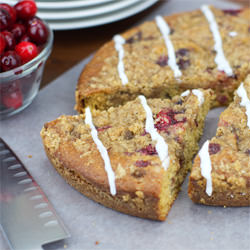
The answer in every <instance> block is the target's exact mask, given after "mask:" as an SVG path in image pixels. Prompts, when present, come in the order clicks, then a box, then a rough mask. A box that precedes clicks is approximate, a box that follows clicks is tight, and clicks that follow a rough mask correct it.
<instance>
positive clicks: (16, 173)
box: [0, 138, 70, 250]
mask: <svg viewBox="0 0 250 250" xmlns="http://www.w3.org/2000/svg"><path fill="white" fill-rule="evenodd" d="M0 164H1V165H0V180H1V183H0V225H1V229H2V231H3V235H4V236H5V238H6V239H7V242H8V243H9V246H10V247H11V249H16V250H24V249H25V250H29V249H30V250H31V249H32V250H33V249H42V246H43V245H44V244H48V243H51V242H54V241H59V240H62V239H65V238H68V237H70V234H69V231H68V230H67V229H66V227H65V226H64V224H63V222H62V220H61V219H60V218H59V216H58V215H57V214H56V211H55V209H54V208H53V206H52V205H51V203H50V202H49V200H48V199H47V197H46V195H45V194H44V192H43V191H42V189H41V187H40V186H39V185H38V184H37V183H36V181H35V180H34V178H33V177H32V176H31V175H30V173H29V171H28V170H27V169H26V168H25V166H24V165H23V164H22V162H21V161H20V160H19V158H18V157H17V156H16V155H15V153H14V152H13V151H12V150H11V148H10V147H9V146H8V145H7V144H6V143H5V142H4V140H3V139H2V138H0Z"/></svg>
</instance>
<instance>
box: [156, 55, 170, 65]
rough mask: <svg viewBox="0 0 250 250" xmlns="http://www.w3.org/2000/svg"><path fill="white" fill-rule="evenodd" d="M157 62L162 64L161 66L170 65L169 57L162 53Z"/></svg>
mask: <svg viewBox="0 0 250 250" xmlns="http://www.w3.org/2000/svg"><path fill="white" fill-rule="evenodd" d="M156 64H158V65H160V66H161V67H164V66H167V65H168V57H167V56H166V55H161V56H160V57H159V58H158V60H157V61H156Z"/></svg>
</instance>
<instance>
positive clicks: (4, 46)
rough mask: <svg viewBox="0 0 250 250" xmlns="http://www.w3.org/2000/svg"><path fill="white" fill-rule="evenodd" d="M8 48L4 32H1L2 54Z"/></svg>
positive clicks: (0, 52) (0, 49)
mask: <svg viewBox="0 0 250 250" xmlns="http://www.w3.org/2000/svg"><path fill="white" fill-rule="evenodd" d="M5 48H6V41H5V38H4V35H3V34H2V32H1V33H0V54H2V53H3V52H4V50H5Z"/></svg>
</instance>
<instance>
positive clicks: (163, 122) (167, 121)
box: [155, 109, 187, 132]
mask: <svg viewBox="0 0 250 250" xmlns="http://www.w3.org/2000/svg"><path fill="white" fill-rule="evenodd" d="M180 113H181V112H176V111H174V110H172V109H170V110H161V111H160V112H159V113H158V114H157V116H156V120H155V128H156V129H157V130H159V131H165V132H167V129H168V128H169V127H170V126H171V125H175V124H178V123H184V122H186V120H187V118H186V117H184V118H183V119H182V120H180V121H177V120H176V119H175V115H177V114H180Z"/></svg>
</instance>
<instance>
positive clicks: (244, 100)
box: [236, 82, 250, 129]
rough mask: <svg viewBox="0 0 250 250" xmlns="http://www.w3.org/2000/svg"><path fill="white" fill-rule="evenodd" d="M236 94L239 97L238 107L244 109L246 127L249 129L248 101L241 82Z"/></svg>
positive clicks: (249, 103) (249, 108) (249, 101)
mask: <svg viewBox="0 0 250 250" xmlns="http://www.w3.org/2000/svg"><path fill="white" fill-rule="evenodd" d="M236 93H237V95H238V96H239V97H241V102H240V105H241V106H243V107H245V108H246V115H247V126H248V127H249V129H250V100H249V99H248V97H247V92H246V90H245V88H244V84H243V82H242V83H241V84H240V87H239V88H238V89H237V91H236Z"/></svg>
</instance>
